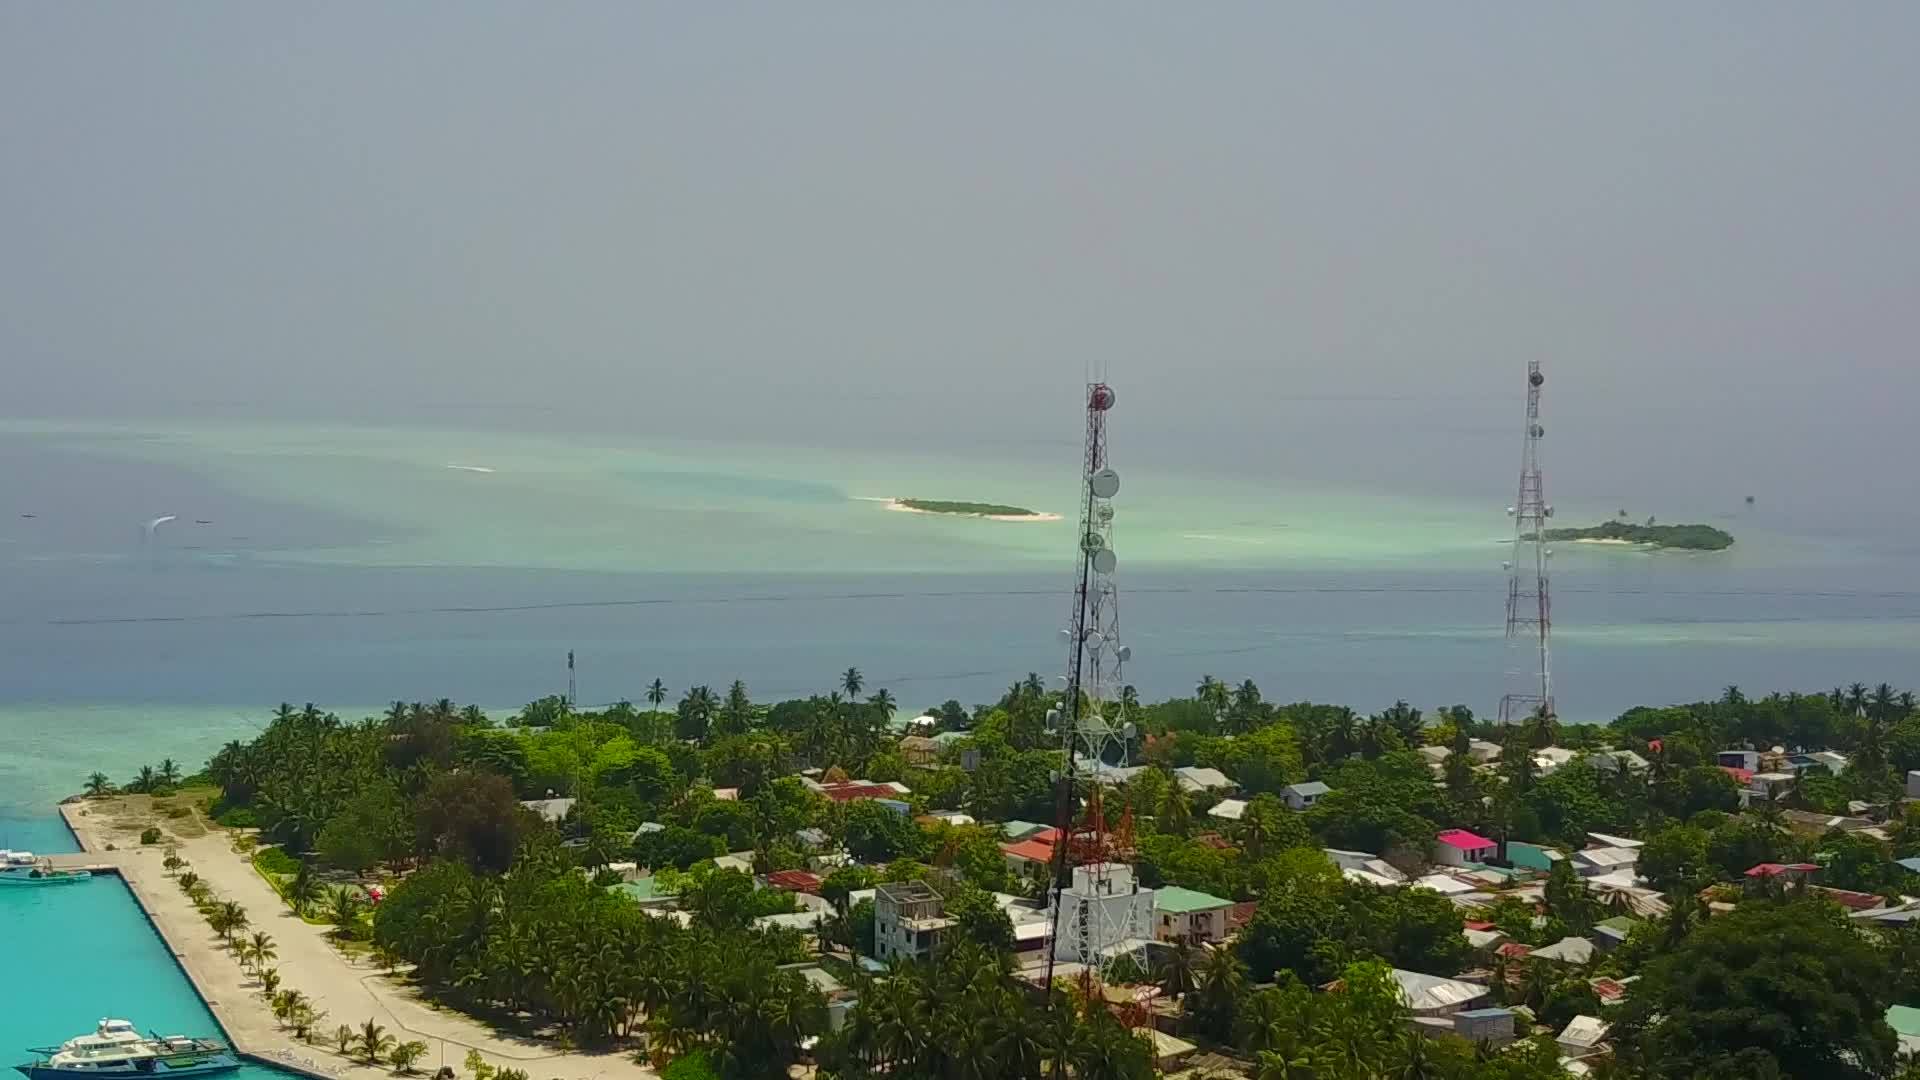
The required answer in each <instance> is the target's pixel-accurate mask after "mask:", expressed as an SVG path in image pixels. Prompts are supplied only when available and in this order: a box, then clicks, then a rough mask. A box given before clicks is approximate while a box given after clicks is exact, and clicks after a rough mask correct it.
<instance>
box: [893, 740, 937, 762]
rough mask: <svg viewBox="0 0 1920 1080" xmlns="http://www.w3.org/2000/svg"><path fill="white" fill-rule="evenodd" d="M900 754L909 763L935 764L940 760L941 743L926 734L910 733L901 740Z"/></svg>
mask: <svg viewBox="0 0 1920 1080" xmlns="http://www.w3.org/2000/svg"><path fill="white" fill-rule="evenodd" d="M900 756H901V757H903V758H905V759H906V760H907V764H909V765H917V766H921V767H925V766H928V765H935V764H938V763H939V761H940V744H939V743H938V742H936V741H934V740H933V739H931V738H929V737H927V736H925V735H909V736H907V737H906V738H904V739H901V740H900Z"/></svg>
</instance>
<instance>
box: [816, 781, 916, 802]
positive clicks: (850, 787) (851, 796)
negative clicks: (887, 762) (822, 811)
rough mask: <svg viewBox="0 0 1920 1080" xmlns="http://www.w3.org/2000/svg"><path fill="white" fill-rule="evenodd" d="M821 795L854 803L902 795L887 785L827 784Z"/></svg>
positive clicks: (823, 786)
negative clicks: (861, 800)
mask: <svg viewBox="0 0 1920 1080" xmlns="http://www.w3.org/2000/svg"><path fill="white" fill-rule="evenodd" d="M820 794H822V795H825V796H826V797H827V798H829V799H832V800H833V801H834V802H853V801H854V800H855V799H898V798H899V797H900V793H899V792H898V791H896V790H894V789H893V788H891V787H888V786H887V785H885V784H859V783H853V782H848V783H845V784H825V785H822V787H821V788H820Z"/></svg>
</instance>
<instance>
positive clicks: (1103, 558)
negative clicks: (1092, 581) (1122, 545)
mask: <svg viewBox="0 0 1920 1080" xmlns="http://www.w3.org/2000/svg"><path fill="white" fill-rule="evenodd" d="M1118 562H1119V560H1118V559H1116V558H1114V555H1113V549H1112V548H1101V549H1100V550H1099V551H1096V552H1094V553H1093V572H1094V573H1096V574H1111V573H1113V568H1114V566H1115V565H1116V564H1117V563H1118Z"/></svg>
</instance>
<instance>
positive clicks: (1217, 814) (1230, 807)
mask: <svg viewBox="0 0 1920 1080" xmlns="http://www.w3.org/2000/svg"><path fill="white" fill-rule="evenodd" d="M1246 814H1247V800H1245V799H1221V800H1220V801H1219V802H1217V803H1214V804H1213V805H1212V806H1210V807H1208V808H1207V816H1208V817H1210V818H1218V819H1219V820H1221V821H1239V820H1240V819H1241V818H1243V817H1245V816H1246Z"/></svg>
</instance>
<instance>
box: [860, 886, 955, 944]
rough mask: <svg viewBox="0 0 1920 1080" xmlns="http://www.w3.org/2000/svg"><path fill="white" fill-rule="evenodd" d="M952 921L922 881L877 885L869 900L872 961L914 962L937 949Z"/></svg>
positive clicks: (937, 895) (941, 902) (930, 887)
mask: <svg viewBox="0 0 1920 1080" xmlns="http://www.w3.org/2000/svg"><path fill="white" fill-rule="evenodd" d="M952 925H953V920H952V919H949V918H947V904H946V901H944V900H942V899H941V898H940V894H939V893H937V892H935V891H934V889H933V886H931V885H928V884H927V883H926V882H924V881H898V882H888V883H886V884H884V885H881V886H880V887H879V889H878V891H877V892H875V893H874V897H873V951H874V959H876V960H881V961H892V960H918V959H920V958H921V957H925V956H930V955H932V954H933V951H934V950H935V949H937V948H939V947H940V936H941V934H942V933H943V932H944V931H945V930H946V929H947V928H948V927H950V926H952Z"/></svg>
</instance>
